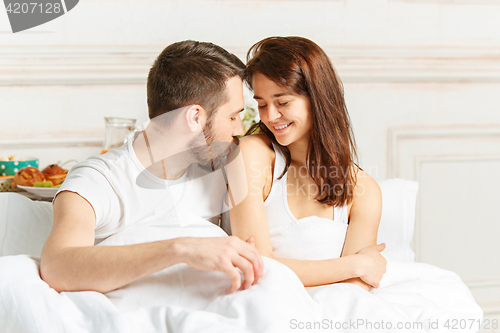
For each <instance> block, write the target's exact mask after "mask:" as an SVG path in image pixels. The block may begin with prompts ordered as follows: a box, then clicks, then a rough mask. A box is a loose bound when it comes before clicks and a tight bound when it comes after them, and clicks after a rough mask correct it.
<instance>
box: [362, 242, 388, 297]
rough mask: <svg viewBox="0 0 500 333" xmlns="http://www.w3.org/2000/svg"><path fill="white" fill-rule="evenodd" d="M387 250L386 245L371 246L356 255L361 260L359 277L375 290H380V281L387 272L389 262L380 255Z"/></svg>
mask: <svg viewBox="0 0 500 333" xmlns="http://www.w3.org/2000/svg"><path fill="white" fill-rule="evenodd" d="M384 249H385V244H384V243H381V244H378V245H371V246H368V247H365V248H362V249H361V250H359V251H358V252H356V255H357V256H358V257H359V258H360V259H361V263H360V264H359V268H360V273H361V274H359V275H358V276H359V278H360V279H361V280H363V281H364V282H365V283H367V284H369V285H370V286H372V287H373V288H378V287H379V283H380V280H382V276H384V273H385V271H386V265H387V260H386V259H385V258H384V257H383V256H382V255H381V254H380V252H382V251H383V250H384Z"/></svg>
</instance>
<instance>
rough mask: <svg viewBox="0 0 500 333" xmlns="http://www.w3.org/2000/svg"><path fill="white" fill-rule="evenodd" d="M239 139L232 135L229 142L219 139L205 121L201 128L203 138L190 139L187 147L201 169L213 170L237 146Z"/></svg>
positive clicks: (209, 124) (218, 166)
mask: <svg viewBox="0 0 500 333" xmlns="http://www.w3.org/2000/svg"><path fill="white" fill-rule="evenodd" d="M239 141H240V140H239V139H238V138H237V137H233V140H232V141H231V142H223V141H220V140H219V139H218V138H217V134H216V133H215V130H214V129H213V126H212V124H211V122H207V125H206V126H205V128H204V129H203V138H201V137H199V138H196V139H194V140H192V141H191V142H190V143H189V149H190V150H191V152H192V155H193V156H194V157H195V159H196V162H197V163H198V164H199V165H200V166H201V167H202V168H203V169H207V170H209V169H211V170H212V171H215V170H217V169H219V168H220V167H221V166H222V164H223V160H224V157H225V156H227V155H228V154H229V153H230V152H231V151H233V150H234V149H235V148H236V147H238V144H239Z"/></svg>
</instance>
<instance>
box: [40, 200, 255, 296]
mask: <svg viewBox="0 0 500 333" xmlns="http://www.w3.org/2000/svg"><path fill="white" fill-rule="evenodd" d="M53 212H54V224H53V227H52V231H51V233H50V235H49V238H48V239H47V242H46V243H45V246H44V248H43V251H42V258H41V262H40V275H41V277H42V279H43V280H44V281H45V282H47V283H48V284H49V285H50V286H51V287H52V288H54V289H55V290H57V291H58V292H61V291H82V290H93V291H98V292H103V293H104V292H108V291H111V290H114V289H117V288H120V287H122V286H124V285H126V284H128V283H130V282H132V281H134V280H136V279H139V278H141V277H143V276H146V275H149V274H152V273H155V272H157V271H160V270H162V269H164V268H167V267H170V266H172V265H175V264H178V263H186V264H188V265H189V266H191V267H193V268H196V269H200V270H218V271H221V272H223V273H225V274H226V275H227V276H228V277H229V278H230V280H231V289H230V292H234V291H236V290H238V289H239V288H240V286H241V277H240V274H239V272H238V271H237V270H236V267H237V268H239V269H241V271H242V272H243V274H244V277H245V282H244V283H243V289H247V288H248V287H250V285H252V284H253V283H254V282H257V281H258V279H259V278H260V277H261V276H262V272H263V263H262V258H261V257H260V255H259V252H258V251H257V249H255V247H253V246H252V245H250V244H248V243H245V242H243V241H242V240H240V239H238V238H236V237H216V238H191V237H183V238H176V239H170V240H164V241H157V242H151V243H144V244H136V245H126V246H98V247H96V246H94V236H95V233H94V228H95V222H96V218H95V215H94V210H93V208H92V206H91V205H90V204H89V203H88V202H87V201H86V200H85V199H83V198H82V197H81V196H80V195H78V194H76V193H73V192H69V191H64V192H61V193H59V194H58V195H57V197H56V199H55V200H54V208H53Z"/></svg>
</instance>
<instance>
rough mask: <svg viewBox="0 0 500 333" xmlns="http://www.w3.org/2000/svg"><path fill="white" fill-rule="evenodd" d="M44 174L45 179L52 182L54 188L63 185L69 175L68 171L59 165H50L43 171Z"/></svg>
mask: <svg viewBox="0 0 500 333" xmlns="http://www.w3.org/2000/svg"><path fill="white" fill-rule="evenodd" d="M42 173H43V175H44V176H45V179H46V180H50V181H51V182H52V184H54V186H55V185H59V184H61V183H62V182H63V181H64V179H66V175H67V174H68V172H67V171H65V170H64V169H63V168H61V167H60V166H59V165H57V164H51V165H49V166H48V167H46V168H45V169H43V170H42Z"/></svg>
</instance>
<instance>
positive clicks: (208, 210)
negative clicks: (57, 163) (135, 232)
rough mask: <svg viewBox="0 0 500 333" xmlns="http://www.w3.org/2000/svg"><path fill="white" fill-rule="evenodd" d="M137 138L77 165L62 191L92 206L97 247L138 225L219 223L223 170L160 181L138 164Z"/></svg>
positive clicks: (196, 167) (193, 168) (191, 169)
mask: <svg viewBox="0 0 500 333" xmlns="http://www.w3.org/2000/svg"><path fill="white" fill-rule="evenodd" d="M133 139H134V135H133V133H132V134H131V135H130V136H129V138H128V140H127V142H126V143H125V144H124V145H123V146H121V147H120V148H116V149H114V150H111V151H109V152H107V153H106V154H104V155H99V156H92V157H90V158H89V159H87V160H85V161H83V162H81V163H79V164H77V165H75V166H74V167H73V168H72V169H71V170H70V172H69V173H68V175H67V177H66V180H65V181H64V183H63V184H62V185H61V188H60V189H59V191H58V192H57V193H60V192H62V191H71V192H75V193H78V194H79V195H80V196H81V197H83V198H84V199H85V200H87V201H88V202H89V203H90V205H92V208H93V209H94V212H95V216H96V226H95V238H96V243H98V242H99V241H100V240H102V239H104V238H106V237H108V236H111V235H113V234H115V233H117V232H119V231H121V230H124V229H125V228H127V227H128V226H131V225H133V224H136V223H142V222H144V223H147V222H150V221H152V220H155V221H159V222H160V223H162V224H163V223H164V224H165V226H168V225H172V226H173V225H179V221H178V219H177V216H179V215H181V214H195V215H198V216H200V217H202V218H204V219H206V220H210V221H211V222H213V223H215V224H218V221H219V217H220V215H221V213H222V202H223V199H224V196H225V194H226V183H225V181H224V176H223V174H222V171H221V169H218V170H216V171H214V172H212V171H210V172H207V171H206V170H204V169H203V168H201V167H200V166H199V165H197V164H192V165H191V166H190V167H189V168H188V169H187V170H186V172H185V173H184V174H183V175H182V176H181V177H180V178H179V179H176V180H164V179H161V178H158V177H156V176H154V175H153V174H151V173H150V172H149V171H147V170H146V169H145V168H144V167H143V165H142V164H141V163H140V162H139V160H138V159H137V156H136V155H135V152H134V149H133V147H132V142H133Z"/></svg>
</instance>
